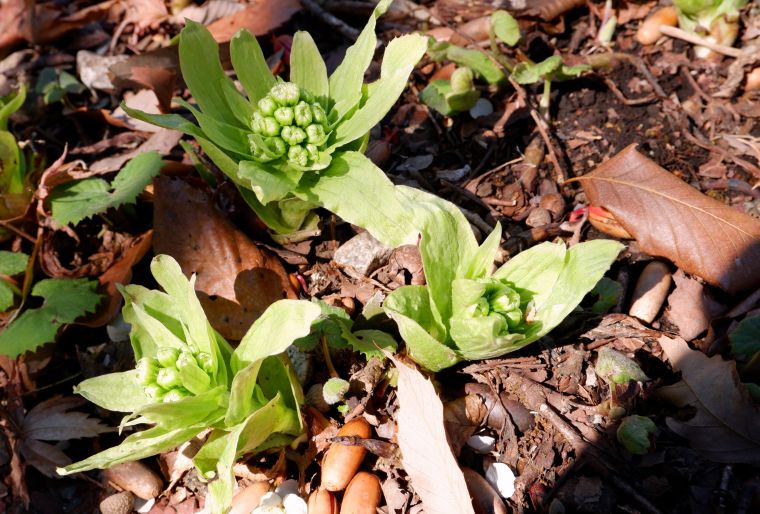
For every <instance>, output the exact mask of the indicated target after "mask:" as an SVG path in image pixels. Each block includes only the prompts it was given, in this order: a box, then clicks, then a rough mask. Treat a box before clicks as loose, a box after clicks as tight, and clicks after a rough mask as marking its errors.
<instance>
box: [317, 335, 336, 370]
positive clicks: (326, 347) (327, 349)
mask: <svg viewBox="0 0 760 514" xmlns="http://www.w3.org/2000/svg"><path fill="white" fill-rule="evenodd" d="M319 342H320V344H321V345H322V354H323V355H324V357H325V366H327V372H328V373H329V374H330V376H331V377H332V378H340V375H338V372H337V371H335V366H333V363H332V358H331V357H330V346H329V345H328V344H327V338H326V337H325V336H322V337H320V338H319Z"/></svg>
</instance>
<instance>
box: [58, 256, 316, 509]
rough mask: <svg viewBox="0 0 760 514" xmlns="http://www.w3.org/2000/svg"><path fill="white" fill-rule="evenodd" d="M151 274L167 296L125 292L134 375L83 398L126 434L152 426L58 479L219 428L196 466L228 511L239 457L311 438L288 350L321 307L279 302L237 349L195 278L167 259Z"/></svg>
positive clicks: (99, 385)
mask: <svg viewBox="0 0 760 514" xmlns="http://www.w3.org/2000/svg"><path fill="white" fill-rule="evenodd" d="M151 271H152V272H153V276H154V277H155V278H156V281H157V282H158V283H159V284H160V285H161V286H162V287H163V289H164V291H165V292H160V291H153V290H149V289H146V288H144V287H141V286H137V285H129V286H126V287H124V288H123V289H122V294H123V295H124V298H125V301H126V304H125V307H124V311H123V314H124V319H125V320H126V321H127V322H129V323H130V324H131V325H132V330H131V332H130V340H131V342H132V348H133V350H134V353H135V358H136V359H137V365H136V367H135V369H133V370H130V371H126V372H120V373H111V374H109V375H103V376H99V377H95V378H91V379H88V380H85V381H84V382H82V383H81V384H79V386H77V388H76V392H77V393H79V394H81V395H82V396H84V397H85V398H87V399H88V400H90V401H91V402H93V403H96V404H97V405H99V406H101V407H103V408H106V409H109V410H114V411H118V412H125V413H127V415H126V417H125V418H124V420H123V421H122V427H125V426H133V425H138V424H150V425H152V426H151V427H150V428H148V429H147V430H143V431H140V432H135V433H133V434H131V435H129V436H128V437H127V438H126V439H124V441H123V442H122V443H121V444H120V445H119V446H116V447H114V448H110V449H107V450H104V451H102V452H100V453H97V454H95V455H93V456H91V457H89V458H87V459H85V460H83V461H81V462H77V463H74V464H71V465H69V466H67V467H65V468H62V469H59V470H58V472H59V473H60V474H63V475H65V474H70V473H77V472H80V471H86V470H89V469H94V468H107V467H110V466H113V465H115V464H118V463H120V462H126V461H132V460H138V459H142V458H145V457H148V456H151V455H155V454H158V453H161V452H164V451H167V450H170V449H172V448H174V447H176V446H178V445H180V444H182V443H184V442H186V441H189V440H190V439H192V438H194V437H195V436H197V435H199V434H200V433H201V432H203V431H205V430H206V429H211V433H210V434H209V435H208V437H207V439H206V442H205V443H204V445H203V446H202V447H201V449H200V450H199V451H198V453H197V454H196V456H195V458H194V460H193V461H194V463H195V465H196V467H197V468H198V472H199V475H200V476H201V477H203V478H205V479H208V480H211V483H210V484H209V491H210V494H209V496H208V498H207V505H208V506H209V509H210V511H211V512H213V513H215V514H216V513H223V512H226V510H227V509H228V508H229V505H230V502H231V501H232V489H233V487H234V483H235V481H234V477H233V474H232V465H233V464H234V462H235V459H237V458H239V457H241V456H242V455H244V454H246V453H251V452H255V451H261V450H264V449H267V448H270V447H273V446H281V445H283V444H287V443H288V442H291V441H292V440H293V439H295V438H296V437H298V436H299V435H300V434H301V432H302V431H303V426H302V421H301V413H300V410H299V409H300V408H299V405H300V404H301V403H302V392H301V390H300V386H299V385H298V381H297V380H294V379H293V370H292V368H291V365H290V362H289V361H288V359H287V357H286V356H285V355H284V353H283V352H285V350H286V349H287V347H288V346H289V345H290V344H291V343H292V342H293V341H294V340H295V339H298V338H301V337H304V336H305V335H307V334H308V333H309V331H310V327H311V323H312V322H313V321H314V320H315V319H316V318H317V317H318V316H319V315H320V309H319V307H318V306H317V305H315V304H313V303H310V302H306V301H298V300H280V301H279V302H275V303H274V304H272V305H271V306H270V307H269V308H268V309H267V310H266V311H265V312H264V313H263V314H262V315H261V317H260V318H259V319H257V320H256V322H254V324H253V325H252V326H251V328H250V330H249V331H248V332H247V333H246V335H245V336H244V337H243V340H242V341H241V342H240V345H239V346H238V348H237V349H236V350H235V351H234V352H233V351H232V348H231V347H230V345H229V344H228V343H227V341H225V340H224V338H222V336H221V335H219V334H218V333H217V332H216V331H215V330H214V329H213V328H212V327H211V325H210V324H209V322H208V320H207V319H206V316H205V315H204V313H203V310H202V308H201V304H200V302H199V301H198V298H197V297H196V295H195V291H194V282H195V279H194V278H193V279H191V280H187V278H185V276H184V275H183V273H182V270H181V269H180V267H179V265H178V264H177V262H176V261H175V260H174V259H172V258H171V257H169V256H166V255H159V256H157V257H155V258H154V259H153V262H152V263H151ZM282 320H287V321H288V322H287V323H283V322H282Z"/></svg>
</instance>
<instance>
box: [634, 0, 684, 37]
mask: <svg viewBox="0 0 760 514" xmlns="http://www.w3.org/2000/svg"><path fill="white" fill-rule="evenodd" d="M663 25H668V26H670V27H675V26H676V25H678V13H677V12H676V9H675V8H674V7H672V6H668V7H663V8H662V9H660V10H658V11H656V12H654V13H652V14H651V15H650V16H649V18H647V19H646V20H644V23H642V24H641V26H640V27H639V30H638V31H637V32H636V40H637V41H638V42H639V43H641V44H642V45H653V44H654V43H656V42H657V40H658V39H660V36H662V32H660V27H662V26H663Z"/></svg>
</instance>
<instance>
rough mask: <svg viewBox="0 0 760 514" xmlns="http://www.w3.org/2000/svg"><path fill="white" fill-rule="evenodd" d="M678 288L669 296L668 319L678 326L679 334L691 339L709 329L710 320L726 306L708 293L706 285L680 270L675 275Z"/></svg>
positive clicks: (674, 278) (724, 309) (722, 311)
mask: <svg viewBox="0 0 760 514" xmlns="http://www.w3.org/2000/svg"><path fill="white" fill-rule="evenodd" d="M673 281H674V282H675V283H676V289H675V291H673V292H672V293H671V294H670V296H669V297H668V312H667V314H666V316H667V318H668V321H670V322H671V323H673V324H674V325H676V326H677V327H678V335H680V336H681V337H683V338H684V339H686V340H687V341H691V340H692V339H694V338H695V337H697V336H698V335H699V334H701V333H702V332H704V331H705V330H707V327H708V326H709V325H710V321H712V319H713V318H715V317H716V316H719V315H721V314H723V313H724V312H725V311H726V307H725V306H724V305H722V304H720V303H718V302H716V301H715V300H713V299H712V298H711V297H710V296H708V295H707V292H706V291H705V286H704V285H702V283H701V282H699V281H697V280H696V279H693V278H690V277H687V276H686V274H685V273H684V272H683V271H681V270H678V271H677V272H676V273H675V274H674V275H673Z"/></svg>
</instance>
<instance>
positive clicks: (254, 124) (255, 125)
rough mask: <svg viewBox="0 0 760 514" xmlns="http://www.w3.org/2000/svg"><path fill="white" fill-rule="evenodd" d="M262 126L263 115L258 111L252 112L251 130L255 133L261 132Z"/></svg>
mask: <svg viewBox="0 0 760 514" xmlns="http://www.w3.org/2000/svg"><path fill="white" fill-rule="evenodd" d="M263 128H264V116H262V115H261V113H259V112H254V113H253V117H252V118H251V130H253V132H254V133H256V134H261V131H262V130H263Z"/></svg>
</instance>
